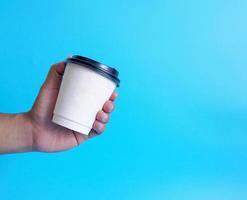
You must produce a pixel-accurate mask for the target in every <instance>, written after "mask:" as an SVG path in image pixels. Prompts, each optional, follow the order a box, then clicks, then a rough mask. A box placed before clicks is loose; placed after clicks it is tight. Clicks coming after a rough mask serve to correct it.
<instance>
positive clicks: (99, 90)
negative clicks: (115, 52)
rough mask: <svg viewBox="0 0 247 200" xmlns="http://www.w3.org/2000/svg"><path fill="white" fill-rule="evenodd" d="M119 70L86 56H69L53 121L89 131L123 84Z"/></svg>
mask: <svg viewBox="0 0 247 200" xmlns="http://www.w3.org/2000/svg"><path fill="white" fill-rule="evenodd" d="M118 74H119V73H118V71H117V70H116V69H114V68H112V67H109V66H107V65H104V64H102V63H100V62H97V61H95V60H92V59H90V58H87V57H83V56H78V55H75V56H72V57H69V58H68V59H67V60H66V67H65V72H64V75H63V78H62V82H61V86H60V89H59V93H58V97H57V101H56V105H55V109H54V112H53V118H52V122H54V123H56V124H58V125H61V126H63V127H66V128H68V129H71V130H73V131H76V132H79V133H81V134H85V135H88V134H89V132H90V130H91V129H92V127H93V123H94V121H95V118H96V115H97V113H98V111H100V110H101V109H102V107H103V105H104V103H105V102H106V101H107V100H108V99H109V98H110V96H111V94H112V93H113V91H114V90H115V88H116V87H118V86H119V83H120V80H119V78H118Z"/></svg>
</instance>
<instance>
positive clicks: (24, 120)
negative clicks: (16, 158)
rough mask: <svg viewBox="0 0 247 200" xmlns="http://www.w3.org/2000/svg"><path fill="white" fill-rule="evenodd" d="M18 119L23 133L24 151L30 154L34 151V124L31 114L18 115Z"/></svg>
mask: <svg viewBox="0 0 247 200" xmlns="http://www.w3.org/2000/svg"><path fill="white" fill-rule="evenodd" d="M17 118H19V120H18V121H19V123H20V127H21V128H22V130H20V133H22V145H23V151H25V152H30V151H33V123H32V119H31V115H30V113H29V112H25V113H20V114H17Z"/></svg>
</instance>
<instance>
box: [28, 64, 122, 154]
mask: <svg viewBox="0 0 247 200" xmlns="http://www.w3.org/2000/svg"><path fill="white" fill-rule="evenodd" d="M64 69H65V64H64V63H58V64H55V65H53V66H52V67H51V69H50V71H49V74H48V76H47V79H46V81H45V82H44V84H43V86H42V87H41V89H40V92H39V94H38V97H37V99H36V101H35V103H34V105H33V107H32V109H31V110H30V112H28V113H27V116H28V117H29V119H30V121H31V124H32V127H33V128H32V141H33V145H32V148H33V150H34V151H42V152H56V151H63V150H67V149H70V148H73V147H76V146H78V145H80V144H81V143H82V142H84V141H86V140H87V139H89V138H91V137H94V136H96V135H99V134H100V133H102V132H103V131H104V129H105V126H106V123H107V122H108V120H109V114H110V112H112V111H113V109H114V104H113V101H114V100H115V98H116V97H117V93H116V92H113V94H112V96H111V97H110V99H109V100H108V101H106V102H105V104H104V106H103V108H102V110H101V111H99V112H98V114H97V116H96V119H95V122H94V124H93V129H92V130H91V132H90V133H89V135H88V136H87V135H82V134H80V133H77V132H75V131H72V130H70V129H67V128H64V127H62V126H59V125H57V124H54V123H53V122H52V121H51V120H52V116H53V110H54V107H55V104H56V99H57V95H58V92H59V87H60V84H61V80H62V76H63V73H64Z"/></svg>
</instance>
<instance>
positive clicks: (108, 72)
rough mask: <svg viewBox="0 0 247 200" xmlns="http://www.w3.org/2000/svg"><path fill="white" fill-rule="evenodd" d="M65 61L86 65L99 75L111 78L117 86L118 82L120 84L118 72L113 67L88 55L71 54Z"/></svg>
mask: <svg viewBox="0 0 247 200" xmlns="http://www.w3.org/2000/svg"><path fill="white" fill-rule="evenodd" d="M66 63H74V64H78V65H81V66H84V67H87V68H89V69H91V70H93V71H95V72H97V73H99V74H100V75H102V76H104V77H106V78H108V79H110V80H112V81H113V82H114V83H115V84H116V85H117V87H119V84H120V80H119V78H118V76H119V72H118V71H117V70H116V69H115V68H113V67H109V66H107V65H105V64H103V63H100V62H98V61H96V60H93V59H91V58H88V57H84V56H80V55H73V56H71V57H69V58H67V59H66Z"/></svg>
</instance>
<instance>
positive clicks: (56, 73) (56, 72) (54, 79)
mask: <svg viewBox="0 0 247 200" xmlns="http://www.w3.org/2000/svg"><path fill="white" fill-rule="evenodd" d="M64 70H65V63H63V62H61V63H57V64H54V65H52V67H51V69H50V71H49V73H48V75H47V78H46V80H45V82H44V84H43V86H44V87H45V88H49V89H59V87H60V83H61V80H62V76H63V73H64Z"/></svg>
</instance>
